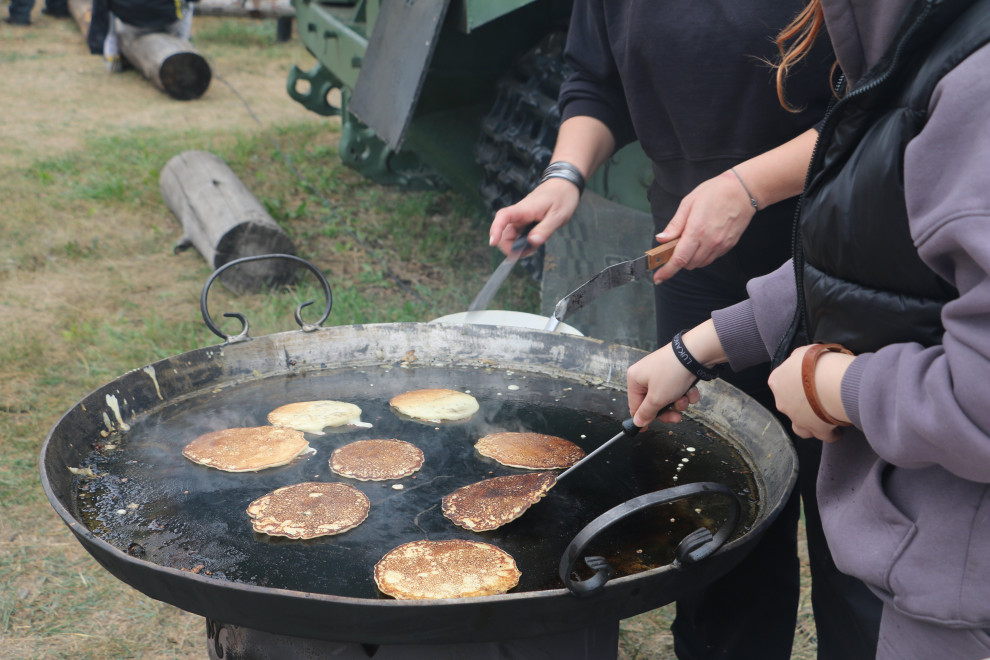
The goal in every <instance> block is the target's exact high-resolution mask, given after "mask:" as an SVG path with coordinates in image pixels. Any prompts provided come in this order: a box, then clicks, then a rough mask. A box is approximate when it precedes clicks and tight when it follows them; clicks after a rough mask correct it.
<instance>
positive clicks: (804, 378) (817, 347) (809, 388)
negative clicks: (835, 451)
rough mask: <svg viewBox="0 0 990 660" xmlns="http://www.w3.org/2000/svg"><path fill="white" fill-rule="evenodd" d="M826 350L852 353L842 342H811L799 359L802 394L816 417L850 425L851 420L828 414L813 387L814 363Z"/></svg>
mask: <svg viewBox="0 0 990 660" xmlns="http://www.w3.org/2000/svg"><path fill="white" fill-rule="evenodd" d="M827 352H832V353H845V354H846V355H852V351H850V350H849V349H848V348H846V347H845V346H843V345H842V344H812V345H811V348H809V349H808V350H807V351H805V354H804V358H802V360H801V384H802V385H804V395H805V396H806V397H807V398H808V403H809V404H810V405H811V409H812V410H813V411H815V414H816V415H818V419H820V420H822V421H823V422H825V423H826V424H831V425H833V426H852V422H843V421H841V420H838V419H836V418H835V417H832V416H831V415H829V414H828V412H826V411H825V408H824V407H823V406H822V402H821V401H819V400H818V390H817V389H815V365H816V364H817V363H818V358H819V357H821V355H822V353H827Z"/></svg>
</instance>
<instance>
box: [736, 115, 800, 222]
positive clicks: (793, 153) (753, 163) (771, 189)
mask: <svg viewBox="0 0 990 660" xmlns="http://www.w3.org/2000/svg"><path fill="white" fill-rule="evenodd" d="M817 141H818V131H816V130H815V129H813V128H810V129H808V130H807V131H805V132H804V133H802V134H801V135H799V136H797V137H796V138H794V139H793V140H790V141H789V142H785V143H784V144H782V145H780V146H779V147H776V148H775V149H771V150H770V151H766V152H764V153H762V154H760V155H759V156H754V157H753V158H750V159H749V160H747V161H743V162H742V163H739V164H738V165H736V166H735V168H734V169H735V170H736V173H737V174H738V175H739V177H740V178H741V179H742V180H743V181H744V182H745V183H746V188H748V189H749V192H750V194H752V196H753V198H754V199H756V201H757V202H758V203H759V208H761V209H762V208H766V207H767V206H770V205H771V204H776V203H777V202H780V201H782V200H785V199H788V198H790V197H794V196H795V195H800V194H801V191H802V190H803V189H804V180H805V176H806V175H807V172H808V165H809V163H810V162H811V154H812V153H813V152H814V149H815V143H816V142H817ZM720 176H723V177H732V178H734V177H735V175H733V174H732V172H725V173H723V174H721V175H720Z"/></svg>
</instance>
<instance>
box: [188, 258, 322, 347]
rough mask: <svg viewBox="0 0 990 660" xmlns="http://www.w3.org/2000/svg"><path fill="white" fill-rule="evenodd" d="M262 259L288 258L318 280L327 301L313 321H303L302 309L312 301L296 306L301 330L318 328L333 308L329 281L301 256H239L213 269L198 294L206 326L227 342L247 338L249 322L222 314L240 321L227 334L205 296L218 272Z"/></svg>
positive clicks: (241, 317) (242, 318)
mask: <svg viewBox="0 0 990 660" xmlns="http://www.w3.org/2000/svg"><path fill="white" fill-rule="evenodd" d="M264 259H289V260H290V261H295V262H297V263H300V264H302V265H303V266H305V267H306V268H308V269H309V270H310V271H311V272H312V273H313V274H314V275H316V277H317V279H318V280H319V281H320V285H321V286H322V287H323V295H324V297H325V298H326V301H327V302H326V306H325V307H324V308H323V315H322V316H321V317H320V319H319V320H318V321H316V322H315V323H306V322H304V321H303V318H302V309H303V308H304V307H307V306H309V305H312V304H313V302H314V301H312V300H307V301H306V302H304V303H302V304H300V305H299V306H298V307H296V310H295V319H296V323H297V324H298V325H299V327H300V328H302V331H303V332H313V331H314V330H318V329H319V328H320V327H321V326H322V325H323V322H324V321H326V320H327V317H328V316H330V310H331V309H332V308H333V293H332V292H331V291H330V283H329V282H327V278H326V277H324V276H323V273H322V272H321V271H320V269H319V268H317V267H316V266H314V265H313V264H312V263H310V262H309V261H306V260H305V259H303V258H301V257H297V256H295V255H294V254H257V255H253V256H250V257H241V258H240V259H234V260H233V261H228V262H227V263H225V264H224V265H222V266H220V268H217V269H216V270H215V271H213V274H212V275H210V277H209V279H207V280H206V284H204V285H203V292H202V293H201V294H200V297H199V310H200V313H201V314H202V315H203V322H204V323H206V327H208V328H209V329H210V331H211V332H212V333H213V334H215V335H217V336H218V337H221V338H223V339H224V340H225V341H226V342H227V343H228V344H233V343H235V342H239V341H244V340H246V339H247V338H248V327H249V324H248V321H247V319H246V318H245V317H244V315H243V314H240V313H238V312H230V313H226V314H224V316H225V317H227V318H235V319H237V320H239V321H240V322H241V331H240V332H239V333H237V334H236V335H228V334H227V333H225V332H224V331H223V330H221V329H220V328H219V327H217V325H216V324H215V323H214V322H213V318H212V317H211V316H210V311H209V309H208V306H207V302H206V300H207V296H208V295H209V292H210V287H211V286H212V285H213V282H214V280H216V279H217V277H219V276H220V274H221V273H223V272H224V271H225V270H227V269H228V268H232V267H233V266H237V265H239V264H243V263H247V262H249V261H261V260H264Z"/></svg>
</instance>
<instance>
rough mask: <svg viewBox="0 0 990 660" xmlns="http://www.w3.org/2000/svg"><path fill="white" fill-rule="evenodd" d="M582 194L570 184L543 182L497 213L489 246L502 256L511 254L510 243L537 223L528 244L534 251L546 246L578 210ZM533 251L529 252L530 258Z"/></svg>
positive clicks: (493, 221)
mask: <svg viewBox="0 0 990 660" xmlns="http://www.w3.org/2000/svg"><path fill="white" fill-rule="evenodd" d="M580 199H581V194H580V192H579V191H578V189H577V186H575V185H574V184H573V183H571V182H570V181H567V180H566V179H560V178H553V179H548V180H547V181H544V182H543V183H541V184H540V185H538V186H537V187H536V188H534V189H533V192H531V193H529V194H528V195H526V196H525V197H524V198H522V199H521V200H519V201H518V202H516V203H515V204H513V205H512V206H506V207H505V208H504V209H500V210H499V211H498V212H497V213H496V214H495V219H494V220H492V226H491V229H489V231H488V244H489V245H493V246H498V249H499V250H501V251H502V252H503V253H504V254H509V253H510V252H511V251H512V243H513V242H514V241H515V240H516V238H518V237H519V235H520V234H522V230H523V229H524V228H525V227H528V226H529V225H531V224H533V223H534V222H537V223H539V224H537V225H536V226H535V227H533V229H532V230H530V232H529V236H527V240H528V241H529V244H530V245H532V246H533V247H534V248H537V247H539V246H540V245H543V244H544V243H546V241H547V239H549V238H550V236H551V235H552V234H553V233H554V232H555V231H557V230H558V229H560V228H561V227H562V226H564V225H565V224H566V223H567V221H568V220H570V219H571V216H572V215H574V211H575V210H577V207H578V202H579V201H580ZM532 251H533V250H528V251H527V252H525V253H524V255H525V254H529V253H530V252H532Z"/></svg>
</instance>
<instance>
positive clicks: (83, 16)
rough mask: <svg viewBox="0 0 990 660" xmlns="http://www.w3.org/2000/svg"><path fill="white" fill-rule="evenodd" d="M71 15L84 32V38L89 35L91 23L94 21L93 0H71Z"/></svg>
mask: <svg viewBox="0 0 990 660" xmlns="http://www.w3.org/2000/svg"><path fill="white" fill-rule="evenodd" d="M69 13H70V14H72V18H73V19H75V21H76V25H78V26H79V29H80V30H82V33H83V36H84V37H85V36H86V35H88V34H89V24H90V21H92V20H93V0H69Z"/></svg>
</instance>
